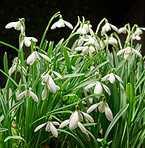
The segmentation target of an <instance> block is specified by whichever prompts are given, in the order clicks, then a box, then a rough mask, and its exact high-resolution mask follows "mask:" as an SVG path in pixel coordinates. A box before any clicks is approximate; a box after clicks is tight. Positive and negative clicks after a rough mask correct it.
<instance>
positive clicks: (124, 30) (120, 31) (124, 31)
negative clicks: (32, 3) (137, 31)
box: [118, 27, 127, 34]
mask: <svg viewBox="0 0 145 148" xmlns="http://www.w3.org/2000/svg"><path fill="white" fill-rule="evenodd" d="M126 31H127V28H126V27H121V28H120V29H119V31H118V33H119V34H121V33H126Z"/></svg>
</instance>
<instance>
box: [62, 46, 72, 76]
mask: <svg viewBox="0 0 145 148" xmlns="http://www.w3.org/2000/svg"><path fill="white" fill-rule="evenodd" d="M63 53H64V59H65V63H66V67H67V70H68V73H71V62H70V58H69V56H68V53H67V48H66V47H63Z"/></svg>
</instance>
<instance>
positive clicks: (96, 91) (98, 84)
mask: <svg viewBox="0 0 145 148" xmlns="http://www.w3.org/2000/svg"><path fill="white" fill-rule="evenodd" d="M93 86H95V89H94V94H102V93H103V88H104V89H105V91H106V92H107V93H108V95H109V96H110V95H111V91H110V89H109V88H108V87H107V86H106V85H105V84H103V83H102V82H99V81H97V82H96V83H92V84H89V85H88V86H86V87H85V90H86V91H88V89H89V88H91V87H93Z"/></svg>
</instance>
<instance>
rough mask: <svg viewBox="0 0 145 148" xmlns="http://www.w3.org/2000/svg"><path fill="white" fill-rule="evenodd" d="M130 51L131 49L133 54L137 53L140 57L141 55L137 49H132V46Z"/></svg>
mask: <svg viewBox="0 0 145 148" xmlns="http://www.w3.org/2000/svg"><path fill="white" fill-rule="evenodd" d="M132 51H133V52H134V53H135V54H137V55H138V56H139V57H140V58H142V55H141V54H140V52H139V51H137V50H135V49H133V48H132Z"/></svg>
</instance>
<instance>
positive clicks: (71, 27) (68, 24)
mask: <svg viewBox="0 0 145 148" xmlns="http://www.w3.org/2000/svg"><path fill="white" fill-rule="evenodd" d="M64 23H65V25H66V26H68V27H69V28H70V29H73V26H72V24H71V23H69V22H67V21H64Z"/></svg>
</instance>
